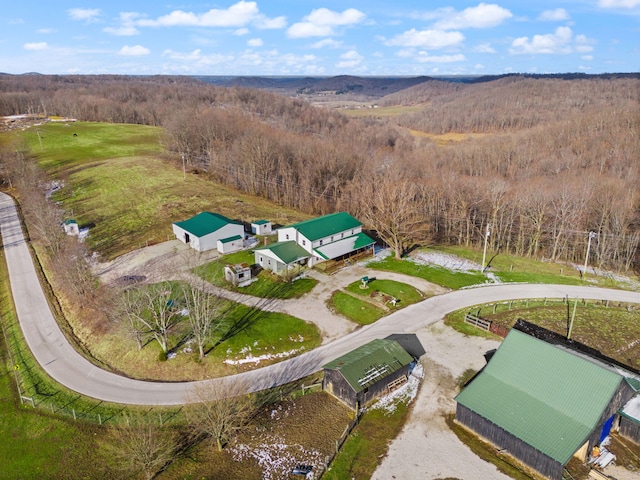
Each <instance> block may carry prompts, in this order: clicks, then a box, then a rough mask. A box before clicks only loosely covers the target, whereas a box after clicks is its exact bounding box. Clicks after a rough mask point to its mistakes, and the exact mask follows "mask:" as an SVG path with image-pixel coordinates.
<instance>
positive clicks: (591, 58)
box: [580, 55, 593, 62]
mask: <svg viewBox="0 0 640 480" xmlns="http://www.w3.org/2000/svg"><path fill="white" fill-rule="evenodd" d="M580 58H582V60H586V61H588V62H590V61H591V60H593V55H583V56H582V57H580Z"/></svg>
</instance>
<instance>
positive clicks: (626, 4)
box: [598, 0, 640, 8]
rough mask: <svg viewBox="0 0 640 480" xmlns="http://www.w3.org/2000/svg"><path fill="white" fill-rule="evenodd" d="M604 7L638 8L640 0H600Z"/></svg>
mask: <svg viewBox="0 0 640 480" xmlns="http://www.w3.org/2000/svg"><path fill="white" fill-rule="evenodd" d="M598 6H599V7H602V8H636V7H640V0H598Z"/></svg>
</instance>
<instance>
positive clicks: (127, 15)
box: [102, 12, 140, 37]
mask: <svg viewBox="0 0 640 480" xmlns="http://www.w3.org/2000/svg"><path fill="white" fill-rule="evenodd" d="M139 17H140V14H139V13H136V12H120V26H119V27H106V28H103V29H102V31H103V32H105V33H109V34H111V35H116V36H118V37H128V36H132V35H138V34H139V33H140V31H139V30H138V29H137V28H136V26H135V25H136V23H135V22H136V20H137V19H138V18H139Z"/></svg>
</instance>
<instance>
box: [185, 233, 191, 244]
mask: <svg viewBox="0 0 640 480" xmlns="http://www.w3.org/2000/svg"><path fill="white" fill-rule="evenodd" d="M189 240H191V239H190V238H189V234H188V233H185V234H184V243H189Z"/></svg>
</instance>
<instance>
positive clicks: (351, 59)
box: [336, 50, 364, 68]
mask: <svg viewBox="0 0 640 480" xmlns="http://www.w3.org/2000/svg"><path fill="white" fill-rule="evenodd" d="M362 60H364V57H363V56H362V55H360V54H359V53H358V52H357V51H356V50H349V51H348V52H345V53H343V54H342V55H340V61H339V62H338V63H337V64H336V67H338V68H353V67H357V66H358V65H360V64H361V63H362Z"/></svg>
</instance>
